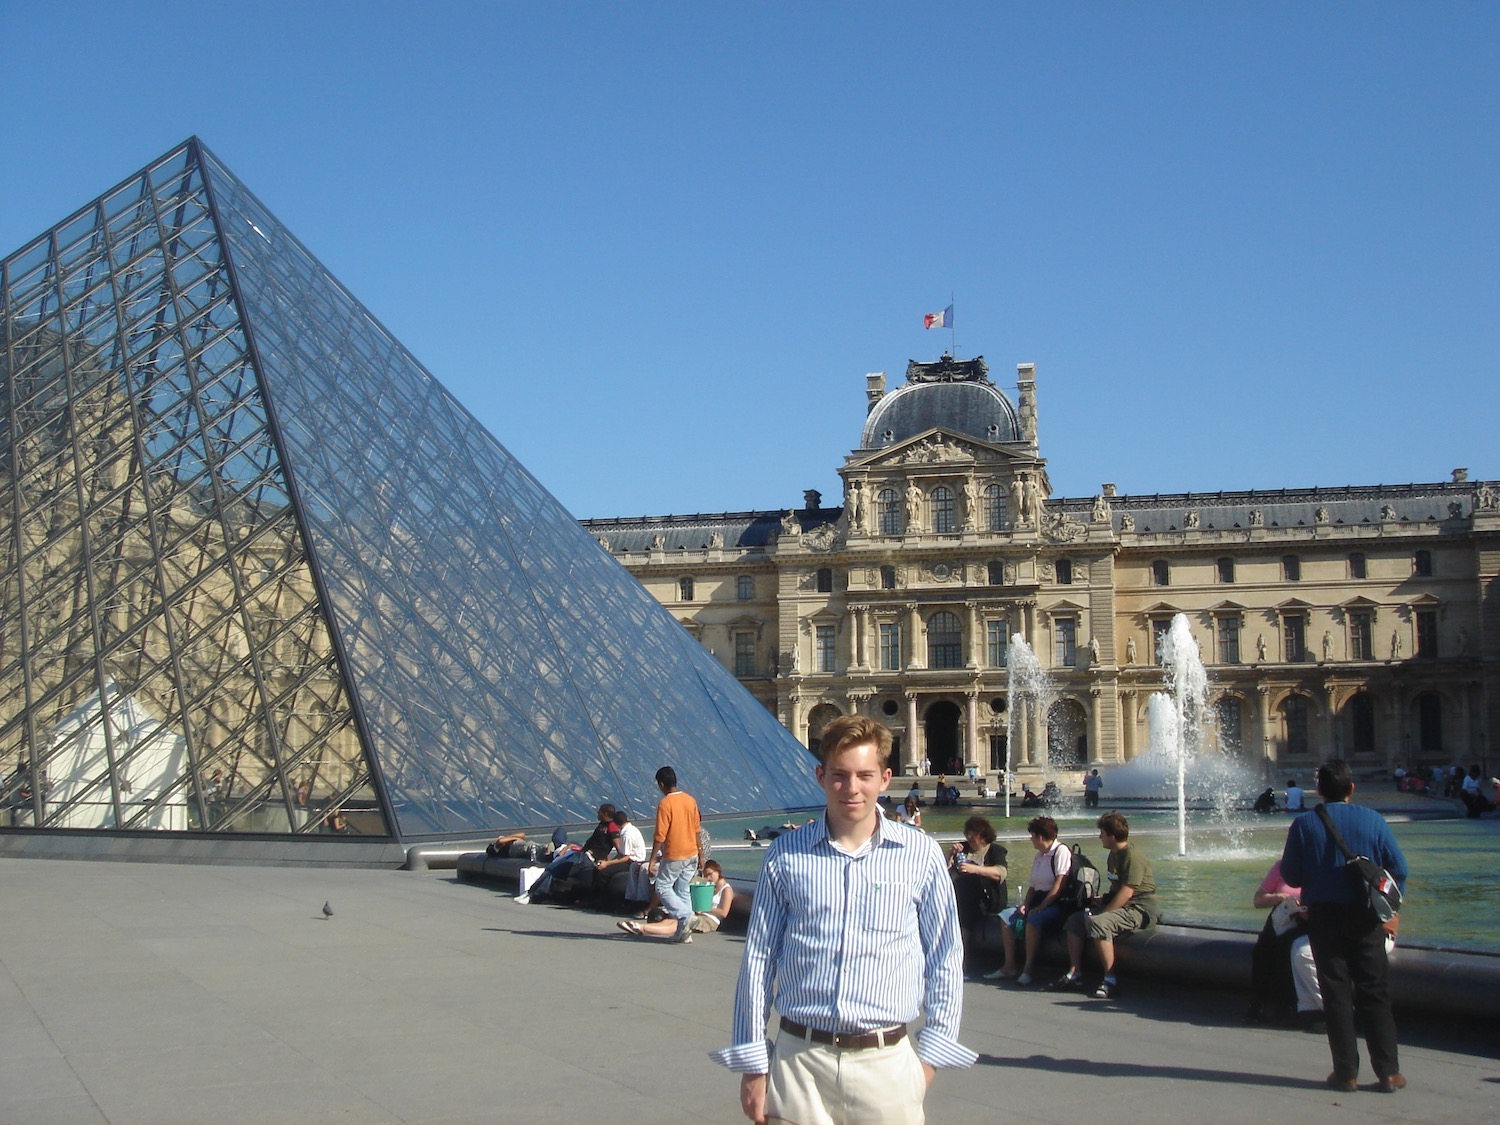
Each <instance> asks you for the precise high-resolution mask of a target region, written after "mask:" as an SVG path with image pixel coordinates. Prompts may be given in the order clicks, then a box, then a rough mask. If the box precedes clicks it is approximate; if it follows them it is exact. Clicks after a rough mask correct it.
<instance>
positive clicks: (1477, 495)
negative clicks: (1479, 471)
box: [1474, 484, 1500, 512]
mask: <svg viewBox="0 0 1500 1125" xmlns="http://www.w3.org/2000/svg"><path fill="white" fill-rule="evenodd" d="M1496 508H1500V493H1497V492H1496V491H1495V489H1493V488H1491V487H1490V486H1489V485H1487V484H1481V485H1480V486H1479V487H1478V488H1476V489H1475V490H1474V510H1475V511H1476V512H1493V511H1494V510H1495V509H1496Z"/></svg>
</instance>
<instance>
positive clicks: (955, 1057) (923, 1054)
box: [917, 1027, 979, 1069]
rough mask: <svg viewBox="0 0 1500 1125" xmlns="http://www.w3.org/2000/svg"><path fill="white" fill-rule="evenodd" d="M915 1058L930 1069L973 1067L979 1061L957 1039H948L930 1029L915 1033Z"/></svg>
mask: <svg viewBox="0 0 1500 1125" xmlns="http://www.w3.org/2000/svg"><path fill="white" fill-rule="evenodd" d="M917 1058H919V1059H921V1060H922V1061H923V1062H924V1063H926V1064H927V1065H928V1066H931V1067H937V1068H942V1067H952V1068H955V1069H962V1068H963V1067H966V1066H973V1065H974V1064H975V1063H976V1062H978V1061H979V1056H978V1055H977V1054H975V1053H974V1052H973V1051H971V1050H969V1048H967V1047H965V1046H964V1045H963V1044H962V1043H960V1042H959V1041H958V1040H957V1039H949V1038H948V1037H947V1036H946V1035H940V1034H939V1033H938V1032H936V1031H934V1030H933V1029H932V1028H930V1027H924V1028H923V1029H922V1030H921V1031H919V1032H917Z"/></svg>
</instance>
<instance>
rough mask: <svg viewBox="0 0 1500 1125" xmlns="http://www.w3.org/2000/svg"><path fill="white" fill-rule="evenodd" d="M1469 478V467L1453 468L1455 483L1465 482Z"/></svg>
mask: <svg viewBox="0 0 1500 1125" xmlns="http://www.w3.org/2000/svg"><path fill="white" fill-rule="evenodd" d="M1468 479H1469V470H1468V469H1454V470H1453V483H1454V484H1463V483H1464V481H1466V480H1468Z"/></svg>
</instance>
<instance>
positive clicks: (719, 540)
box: [708, 531, 724, 550]
mask: <svg viewBox="0 0 1500 1125" xmlns="http://www.w3.org/2000/svg"><path fill="white" fill-rule="evenodd" d="M708 545H709V546H710V547H711V548H713V549H715V550H717V549H718V548H720V547H722V546H724V533H723V532H722V531H712V532H710V533H709V536H708Z"/></svg>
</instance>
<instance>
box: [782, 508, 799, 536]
mask: <svg viewBox="0 0 1500 1125" xmlns="http://www.w3.org/2000/svg"><path fill="white" fill-rule="evenodd" d="M801 533H802V528H801V526H800V525H799V524H798V523H797V513H796V512H792V511H788V512H787V514H786V515H784V516H782V517H781V534H783V535H800V534H801Z"/></svg>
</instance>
